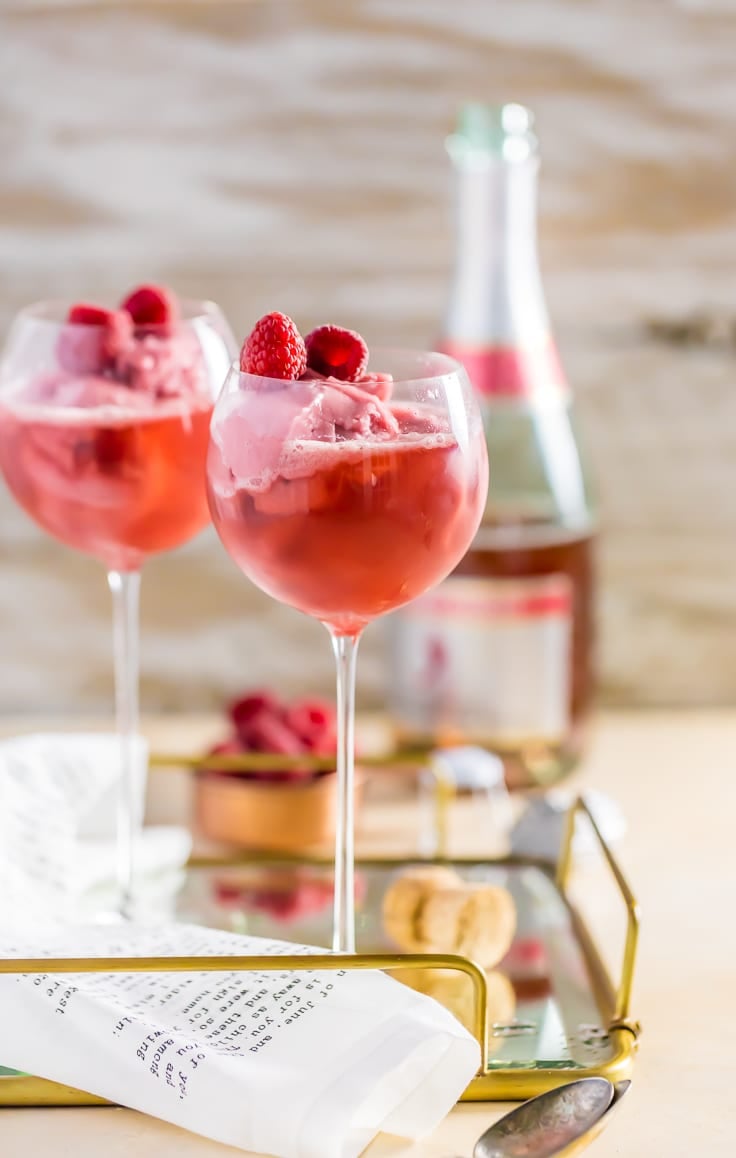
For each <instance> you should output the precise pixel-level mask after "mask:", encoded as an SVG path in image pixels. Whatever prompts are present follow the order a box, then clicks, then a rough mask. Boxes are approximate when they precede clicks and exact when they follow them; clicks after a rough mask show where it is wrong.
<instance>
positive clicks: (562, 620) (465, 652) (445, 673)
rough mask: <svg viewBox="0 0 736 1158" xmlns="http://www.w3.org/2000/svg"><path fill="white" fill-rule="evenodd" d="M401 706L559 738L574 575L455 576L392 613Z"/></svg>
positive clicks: (437, 722)
mask: <svg viewBox="0 0 736 1158" xmlns="http://www.w3.org/2000/svg"><path fill="white" fill-rule="evenodd" d="M392 629H393V636H392V650H393V657H392V658H393V676H394V680H395V689H396V697H397V701H398V702H397V708H398V713H399V716H400V717H401V718H402V719H404V720H405V722H406V723H407V724H408V725H409V726H410V727H412V728H416V729H419V730H420V731H422V732H428V733H435V734H436V733H437V732H441V731H443V730H448V731H453V730H455V729H457V730H459V731H461V732H464V733H466V734H469V735H475V736H478V737H484V738H489V739H492V740H494V741H497V742H498V743H500V744H503V745H508V746H512V745H514V744H518V743H522V742H528V741H530V740H539V741H542V742H547V743H555V742H557V741H560V740H562V739H563V738H564V736H565V734H566V733H567V730H568V725H569V717H570V680H571V674H572V673H571V636H572V584H571V582H570V580H569V578H568V577H567V576H566V575H562V574H552V575H543V576H535V577H529V578H522V579H498V578H491V579H489V578H474V577H472V578H471V577H467V576H463V577H457V576H452V577H451V578H450V579H446V580H445V582H444V583H442V584H441V585H440V586H439V587H438V588H436V589H435V590H434V591H430V592H429V593H428V594H427V595H424V596H423V597H422V598H420V599H417V600H415V601H414V602H413V603H411V604H409V605H408V606H407V607H406V608H404V609H403V610H402V611H401V612H398V613H397V614H396V615H395V616H392Z"/></svg>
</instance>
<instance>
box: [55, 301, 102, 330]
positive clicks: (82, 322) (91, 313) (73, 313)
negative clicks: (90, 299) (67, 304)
mask: <svg viewBox="0 0 736 1158" xmlns="http://www.w3.org/2000/svg"><path fill="white" fill-rule="evenodd" d="M111 317H112V310H106V309H104V307H103V306H92V305H89V304H88V303H87V302H79V303H78V304H77V305H75V306H72V307H71V308H70V310H69V313H68V314H67V319H66V320H67V322H69V324H70V325H73V326H104V325H105V324H106V323H107V321H108V319H109V318H111Z"/></svg>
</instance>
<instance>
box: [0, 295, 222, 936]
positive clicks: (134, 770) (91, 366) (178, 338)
mask: <svg viewBox="0 0 736 1158" xmlns="http://www.w3.org/2000/svg"><path fill="white" fill-rule="evenodd" d="M152 292H153V297H152V296H151V292H150V291H148V290H145V291H143V295H142V296H141V294H140V293H139V295H138V297H137V298H136V301H137V302H138V303H139V304H140V302H143V304H144V305H146V304H148V307H149V308H148V310H147V311H146V310H143V311H142V313H143V316H141V317H138V318H137V319H136V318H135V317H134V316H131V315H130V314H129V313H127V312H126V310H124V309H121V310H104V309H101V308H98V307H93V306H71V307H70V306H69V305H67V304H65V303H63V302H40V303H38V304H37V305H33V306H30V307H29V308H27V309H24V310H22V311H21V312H20V313H19V314H18V316H17V317H16V320H15V322H14V324H13V326H12V327H11V331H10V334H9V336H8V340H7V343H6V346H5V349H4V351H3V354H2V357H1V358H0V469H2V473H3V474H4V476H5V479H6V482H7V484H8V486H9V488H10V490H11V492H12V493H13V495H14V497H15V498H16V499H17V501H18V502H19V503H20V505H21V506H22V507H23V509H24V510H25V511H26V512H27V513H28V514H29V515H30V516H31V518H32V519H34V520H35V521H36V522H37V523H38V524H39V525H40V526H41V527H42V528H43V529H44V530H45V531H48V532H49V534H51V535H53V536H54V537H55V538H57V539H60V540H61V542H62V543H65V544H66V545H67V546H69V547H73V548H75V549H76V550H78V551H84V552H86V553H87V554H89V555H93V556H94V557H95V558H96V559H99V561H100V562H101V563H102V564H103V565H104V566H105V568H106V570H107V578H108V583H109V586H110V590H111V592H112V598H113V613H114V614H113V619H114V657H115V693H116V694H115V699H116V716H117V730H118V734H119V742H120V762H121V763H120V779H119V799H118V815H117V831H118V840H117V851H118V858H117V859H118V884H119V891H120V902H119V904H120V913H121V915H127V914H129V912H130V910H131V905H132V892H133V884H134V864H135V858H134V853H135V844H136V839H137V834H138V831H139V827H140V825H141V824H142V813H143V791H142V782H141V772H142V769H141V767H140V764H139V760H138V731H139V721H138V636H139V626H138V595H139V587H140V571H141V567H142V565H143V563H144V561H145V560H146V559H147V558H148V556H149V555H153V554H156V553H158V552H160V551H167V550H170V549H172V548H174V547H178V546H181V545H182V544H183V543H186V542H188V540H190V539H191V538H193V536H194V535H196V534H197V533H198V532H199V531H201V530H202V529H203V528H204V527H205V526H206V525H207V524H208V523H209V511H208V508H207V498H206V491H205V462H206V453H207V442H208V432H209V423H210V417H211V414H212V407H213V402H214V398H215V395H216V394H217V391H218V390H219V389H220V387H221V384H222V381H223V379H224V377H225V375H226V373H227V367H228V366H229V364H230V361H231V359H232V356H233V352H234V340H233V337H232V334H231V333H230V330H229V329H228V326H227V323H226V322H225V319H224V318H223V316H222V314H221V312H220V310H219V309H218V307H217V306H216V305H213V304H212V303H209V302H181V303H176V308H175V310H174V308H173V307H172V305H171V303H172V301H173V299H172V298H171V295H168V294H167V292H166V291H158V290H154V291H152ZM146 294H147V295H148V296H146ZM157 294H158V298H157V297H156V295H157ZM129 300H131V301H132V300H133V298H132V296H131V299H129ZM151 301H153V305H154V306H158V307H162V303H163V305H165V306H166V310H165V311H164V312H165V313H166V314H167V317H166V320H165V321H158V322H157V321H151V320H150V319H151V317H153V318H155V317H156V316H157V312H156V310H155V309H153V310H152V309H151V308H150V305H151ZM158 313H161V309H159V310H158ZM146 314H148V316H146ZM168 315H171V316H168ZM70 319H72V320H70Z"/></svg>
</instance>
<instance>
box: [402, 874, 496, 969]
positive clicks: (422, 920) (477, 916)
mask: <svg viewBox="0 0 736 1158" xmlns="http://www.w3.org/2000/svg"><path fill="white" fill-rule="evenodd" d="M415 925H416V934H415V935H416V937H417V938H418V940H419V942H420V943H421V944H422V946H423V948H424V949H425V951H429V952H435V953H459V954H461V955H462V956H463V957H470V959H471V960H472V961H475V962H476V963H477V964H478V965H480V966H481V968H483V969H492V968H493V967H494V965H497V964H498V962H499V961H500V960H501V959H502V958H503V957H505V956H506V953H507V952H508V950H509V949H510V947H511V942H512V941H513V938H514V932H515V931H516V906H515V905H514V900H513V897H512V896H511V894H510V893H509V892H508V890H507V889H504V888H501V887H500V886H498V885H486V884H461V885H460V886H459V887H454V888H452V887H450V888H445V887H441V888H437V889H434V890H433V891H432V892H431V893H430V894H429V896H427V897H426V899H425V901H424V904H423V905H422V908H421V911H420V913H419V914H418V917H417V919H416V921H415Z"/></svg>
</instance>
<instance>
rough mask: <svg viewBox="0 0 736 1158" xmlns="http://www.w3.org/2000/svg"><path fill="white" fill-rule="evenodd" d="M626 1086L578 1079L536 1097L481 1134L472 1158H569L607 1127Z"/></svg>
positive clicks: (622, 1083)
mask: <svg viewBox="0 0 736 1158" xmlns="http://www.w3.org/2000/svg"><path fill="white" fill-rule="evenodd" d="M630 1085H631V1083H630V1082H620V1083H619V1085H617V1086H615V1087H614V1086H613V1085H612V1084H611V1082H609V1081H607V1079H606V1078H580V1079H579V1080H578V1081H576V1082H570V1083H569V1084H568V1085H565V1086H558V1088H557V1089H555V1090H549V1091H548V1092H547V1093H546V1094H540V1095H539V1097H537V1098H532V1099H531V1100H530V1101H528V1102H524V1103H523V1105H521V1106H517V1108H516V1109H515V1110H512V1111H511V1112H510V1113H509V1114H506V1115H504V1117H503V1118H501V1119H500V1120H499V1121H498V1122H495V1123H494V1124H493V1125H492V1126H491V1127H490V1128H489V1129H488V1130H486V1131H485V1133H484V1134H481V1136H480V1138H479V1139H478V1141H477V1142H476V1144H475V1147H474V1148H473V1158H562V1155H564V1156H565V1158H572V1155H573V1154H578V1153H580V1151H581V1150H583V1149H584V1148H585V1146H587V1145H588V1144H589V1143H590V1142H592V1140H593V1138H594V1137H595V1136H596V1135H597V1134H598V1133H599V1131H600V1130H602V1129H603V1127H604V1125H605V1124H607V1121H608V1115H609V1113H610V1111H611V1109H612V1108H613V1107H614V1106H615V1105H616V1104H617V1103H618V1102H619V1101H620V1100H621V1098H622V1097H623V1095H624V1094H625V1093H626V1091H627V1090H628V1088H629V1086H630Z"/></svg>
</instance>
